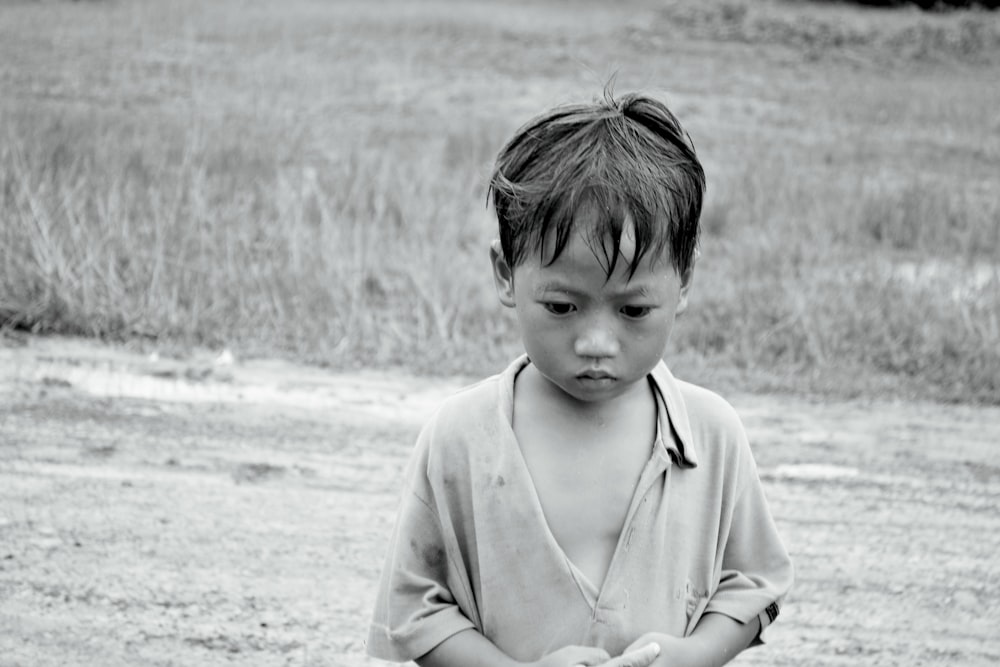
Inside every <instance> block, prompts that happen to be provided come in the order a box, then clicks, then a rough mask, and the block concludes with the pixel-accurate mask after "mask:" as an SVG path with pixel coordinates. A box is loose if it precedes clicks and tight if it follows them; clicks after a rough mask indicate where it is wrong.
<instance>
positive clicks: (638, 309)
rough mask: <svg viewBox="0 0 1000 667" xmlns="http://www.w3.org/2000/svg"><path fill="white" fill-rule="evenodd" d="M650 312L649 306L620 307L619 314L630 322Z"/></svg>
mask: <svg viewBox="0 0 1000 667" xmlns="http://www.w3.org/2000/svg"><path fill="white" fill-rule="evenodd" d="M650 310H652V309H651V308H650V307H649V306H622V309H621V313H622V315H624V316H625V317H627V318H629V319H630V320H639V319H642V318H643V317H646V315H649V311H650Z"/></svg>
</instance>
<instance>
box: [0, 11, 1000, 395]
mask: <svg viewBox="0 0 1000 667" xmlns="http://www.w3.org/2000/svg"><path fill="white" fill-rule="evenodd" d="M503 7H504V8H506V9H505V11H500V6H499V5H496V4H491V3H487V2H477V3H474V4H473V3H457V2H455V3H449V2H433V3H432V2H421V3H390V2H384V3H377V4H373V3H346V2H340V3H321V2H311V1H308V0H296V1H295V2H290V3H284V4H282V5H281V6H280V7H279V6H278V5H275V4H274V3H269V2H263V1H260V2H249V3H235V2H219V3H212V4H210V5H204V4H203V3H194V2H188V3H165V5H161V4H153V3H144V2H138V3H44V4H35V3H30V4H28V3H25V4H8V5H5V6H4V7H3V8H0V13H2V15H3V19H4V20H3V21H0V63H2V64H0V86H2V88H3V90H4V95H3V96H2V99H0V133H2V135H3V140H2V141H0V319H2V320H3V321H5V322H6V323H7V326H18V327H23V328H28V329H33V330H36V331H40V332H77V333H85V334H88V335H95V336H102V337H111V338H119V339H136V338H139V339H155V340H156V341H158V343H157V344H160V345H164V344H169V345H189V344H208V345H222V344H225V345H229V346H232V347H235V348H236V349H237V350H238V351H239V352H241V353H243V354H280V355H289V356H296V357H299V358H304V359H308V360H311V361H318V362H323V363H328V364H331V365H333V366H356V365H376V366H386V365H395V364H403V365H406V366H409V367H411V368H415V369H419V370H431V369H434V370H436V371H439V372H469V373H482V372H484V371H486V370H489V369H492V368H496V367H497V366H498V365H499V363H500V362H501V360H502V359H504V358H505V357H506V356H509V355H510V354H512V353H513V352H514V351H515V350H516V349H517V343H516V336H515V334H514V330H513V323H512V320H511V318H510V317H509V314H508V313H503V312H500V307H499V305H498V304H496V302H495V297H494V296H493V295H492V288H491V285H490V282H489V276H488V274H487V269H486V262H485V256H486V253H485V247H486V242H487V240H488V239H489V237H490V235H491V233H492V230H491V226H490V221H489V219H488V217H487V213H486V211H485V193H484V191H483V186H484V182H485V179H486V176H487V174H488V171H489V166H490V162H491V160H492V156H493V153H494V152H495V151H496V150H497V148H498V147H499V145H500V144H501V142H502V141H503V139H504V138H505V137H506V135H507V134H509V133H510V132H511V131H512V130H513V128H514V127H516V126H517V125H519V124H520V123H521V122H522V121H523V120H525V119H526V118H527V117H528V116H529V115H530V114H532V113H534V112H536V111H538V110H540V109H542V108H544V107H546V106H548V105H550V104H553V103H558V102H562V101H567V100H571V99H579V98H580V97H581V96H589V95H592V94H595V93H597V92H599V90H600V88H601V86H602V85H603V83H604V81H605V80H606V79H607V78H608V76H610V75H611V74H612V73H613V72H616V71H617V72H618V88H619V89H620V90H627V89H631V88H647V89H652V90H654V91H660V92H663V93H664V96H665V97H666V99H667V100H668V102H669V103H670V104H671V105H672V106H673V107H674V108H675V110H676V111H677V112H678V113H679V115H680V116H681V118H682V120H684V121H685V122H686V124H687V126H688V128H689V130H690V131H691V133H692V134H693V135H694V137H695V141H696V143H697V144H698V146H699V150H700V153H701V155H702V156H703V159H704V161H705V162H706V166H707V169H708V175H709V188H710V193H709V201H708V202H707V208H706V212H705V218H704V224H705V229H706V235H705V238H704V243H703V250H704V255H703V260H704V261H703V262H702V263H701V266H700V267H699V270H698V276H697V291H696V294H695V298H694V302H693V304H692V308H691V310H690V312H689V314H688V315H687V316H686V317H685V318H684V321H683V322H682V323H681V326H680V328H679V331H678V333H677V335H676V337H675V342H674V348H675V351H676V357H675V365H677V366H678V367H679V368H680V372H681V373H682V374H685V371H686V372H687V374H688V375H690V374H693V373H696V372H697V373H703V374H704V373H708V374H709V375H712V373H715V374H716V376H717V379H719V381H720V382H722V381H723V379H724V378H736V381H740V382H746V383H749V384H750V385H751V386H756V387H758V388H763V387H767V388H781V389H791V390H796V391H821V392H835V393H874V392H882V391H888V392H890V393H893V394H896V395H911V394H912V395H919V396H923V397H933V398H942V399H947V400H979V401H987V402H997V401H1000V275H998V271H1000V269H998V264H1000V203H998V195H997V192H996V188H995V175H996V173H997V171H998V165H1000V113H998V111H997V109H1000V90H998V89H997V87H996V86H995V83H994V82H995V81H996V80H997V76H998V73H1000V66H998V65H997V63H998V60H997V57H996V56H997V43H996V40H995V37H996V35H998V34H1000V29H998V22H997V19H996V18H995V17H994V16H993V15H986V14H982V13H973V14H951V15H946V16H927V15H922V14H919V13H917V12H905V11H904V12H895V13H890V12H863V11H861V10H856V9H851V8H849V7H846V6H835V7H827V6H823V7H819V6H814V5H808V4H806V3H802V2H797V3H780V2H761V3H748V2H744V3H739V2H730V3H720V4H717V5H712V6H711V7H710V8H708V9H706V8H705V6H703V5H700V4H698V3H693V2H690V3H684V2H673V3H665V4H660V3H651V2H647V3H640V2H635V3H630V5H629V7H628V9H627V10H626V9H624V8H622V7H621V6H609V5H606V4H604V3H593V4H586V5H582V6H577V7H576V8H575V10H574V11H573V12H567V11H565V10H564V8H563V5H562V4H561V3H558V2H555V0H553V1H552V2H550V3H546V4H544V5H539V4H537V3H534V4H524V5H523V6H520V7H517V8H516V11H513V10H511V7H510V4H509V3H506V4H504V5H503ZM970 21H972V22H973V23H970ZM973 25H974V27H969V26H973ZM760 26H764V27H766V31H765V32H764V33H761V32H760V30H763V28H761V27H760ZM973 32H975V34H977V35H980V36H981V37H982V39H978V41H975V45H974V46H975V48H972V47H968V48H965V47H962V48H954V44H955V43H960V42H961V40H962V39H966V40H970V39H972V38H971V37H968V36H967V35H969V34H972V33H973ZM762 35H763V36H762ZM768 35H770V36H771V37H768ZM773 35H785V36H786V37H787V38H782V39H774V38H773ZM802 35H806V36H807V37H808V38H807V37H803V36H802ZM829 35H835V36H836V35H841V36H842V37H833V38H828V37H829ZM843 35H846V36H847V37H843ZM852 35H853V36H852ZM858 35H860V36H858ZM900 35H903V36H904V37H900ZM906 35H909V36H910V37H905V36H906ZM913 35H917V37H913ZM921 35H926V36H927V37H926V38H925V37H921ZM934 35H945V37H942V38H940V39H939V38H938V37H935V36H934ZM955 35H957V36H958V37H955V38H954V39H953V38H952V37H953V36H955ZM962 35H966V37H962ZM818 36H821V37H822V39H820V37H818ZM723 38H725V39H723ZM900 39H902V40H903V41H904V42H906V43H907V44H908V45H909V46H912V47H913V48H909V47H908V48H906V49H902V48H900V47H899V44H900V43H901V42H899V40H900ZM955 39H958V40H959V42H955ZM894 40H895V41H894ZM970 43H972V42H970ZM963 49H964V50H963ZM710 368H714V369H716V370H708V369H710ZM719 369H722V370H719Z"/></svg>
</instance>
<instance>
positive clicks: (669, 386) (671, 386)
mask: <svg viewBox="0 0 1000 667" xmlns="http://www.w3.org/2000/svg"><path fill="white" fill-rule="evenodd" d="M529 363H531V361H530V360H529V359H528V355H527V354H522V355H521V356H520V357H518V358H517V359H515V360H514V361H513V362H512V363H511V364H510V365H509V366H508V367H507V369H506V371H505V372H504V375H505V376H506V378H505V382H504V383H503V385H504V388H505V391H506V392H507V396H506V397H505V400H506V401H507V402H508V403H509V409H510V410H511V411H512V410H513V406H514V379H515V378H516V377H517V374H518V373H520V372H521V370H522V369H523V368H524V367H525V366H527V365H528V364H529ZM648 377H649V378H650V379H651V382H650V384H651V386H652V387H653V390H654V392H655V393H656V395H657V396H658V398H659V400H657V402H656V403H657V425H658V427H657V432H658V434H659V435H660V440H661V441H662V443H663V446H664V448H665V449H666V450H667V453H668V454H669V455H670V458H671V459H673V460H674V461H675V462H676V463H677V465H679V466H681V467H683V468H694V467H697V465H698V455H697V452H696V451H695V446H694V436H693V435H692V434H691V422H690V420H689V419H688V413H687V406H686V405H685V404H684V398H683V397H682V396H681V389H680V385H679V383H678V382H677V379H676V378H674V376H673V374H672V373H671V372H670V369H668V368H667V365H666V363H664V362H663V361H662V360H661V361H660V363H658V364H657V365H656V367H655V368H653V370H652V371H650V373H649V375H648Z"/></svg>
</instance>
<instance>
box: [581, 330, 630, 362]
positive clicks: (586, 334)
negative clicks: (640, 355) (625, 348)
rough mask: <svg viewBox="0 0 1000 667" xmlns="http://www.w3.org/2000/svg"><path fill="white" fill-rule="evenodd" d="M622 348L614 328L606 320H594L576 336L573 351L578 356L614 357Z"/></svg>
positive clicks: (594, 357)
mask: <svg viewBox="0 0 1000 667" xmlns="http://www.w3.org/2000/svg"><path fill="white" fill-rule="evenodd" d="M620 350H621V348H620V346H619V344H618V336H617V335H615V331H614V328H613V327H611V326H608V324H607V323H606V322H604V323H602V322H593V323H590V324H589V325H588V326H587V327H585V328H584V329H583V330H582V331H580V333H579V334H578V335H577V337H576V341H575V343H574V345H573V351H574V352H576V354H577V356H580V357H588V358H591V359H607V358H609V357H614V356H616V355H617V354H618V352H619V351H620Z"/></svg>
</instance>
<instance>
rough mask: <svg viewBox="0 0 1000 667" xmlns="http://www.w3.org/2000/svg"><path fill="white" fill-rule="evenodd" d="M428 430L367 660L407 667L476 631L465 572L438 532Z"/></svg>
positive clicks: (413, 464) (385, 574)
mask: <svg viewBox="0 0 1000 667" xmlns="http://www.w3.org/2000/svg"><path fill="white" fill-rule="evenodd" d="M427 431H428V429H425V431H424V432H423V433H422V434H421V438H420V440H418V443H417V448H416V450H415V452H414V456H413V457H412V459H411V461H410V464H409V466H408V469H407V475H406V480H407V483H406V488H405V489H404V490H403V495H402V499H401V502H400V508H399V514H398V517H397V519H396V526H395V529H394V530H393V534H392V538H391V540H390V543H389V549H388V553H387V554H386V558H385V563H384V565H383V568H382V576H381V579H380V581H379V586H378V597H377V598H376V601H375V612H374V616H373V618H372V622H371V625H370V627H369V634H368V645H367V650H368V653H369V655H371V656H373V657H376V658H381V659H383V660H390V661H394V662H406V661H407V660H414V659H416V658H419V657H420V656H422V655H424V654H425V653H427V652H428V651H430V650H431V649H433V648H434V647H435V646H437V645H438V644H440V643H441V642H443V641H444V640H445V639H447V638H448V637H450V636H452V635H454V634H455V633H457V632H461V631H462V630H466V629H468V628H473V627H475V623H473V621H472V620H470V618H469V615H475V613H474V610H471V611H470V614H469V615H467V614H466V613H463V611H462V607H463V606H464V607H466V608H467V609H471V607H470V606H469V605H470V602H471V595H469V593H468V582H467V575H465V568H464V567H463V566H462V564H461V562H459V560H460V558H461V555H460V553H459V551H458V550H457V549H456V548H454V544H455V540H454V539H453V538H452V536H451V535H450V531H449V530H448V529H446V528H445V527H443V526H442V522H441V520H440V513H439V512H438V509H437V506H438V503H439V502H446V500H447V499H442V498H437V497H435V494H434V493H433V489H432V484H431V483H430V480H429V479H428V472H427V471H428V466H427V449H428V439H429V435H428V433H427Z"/></svg>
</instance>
